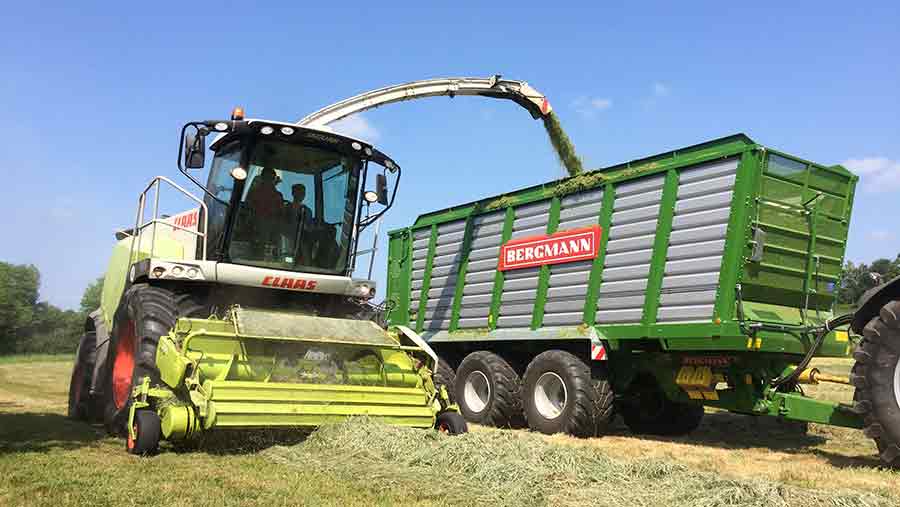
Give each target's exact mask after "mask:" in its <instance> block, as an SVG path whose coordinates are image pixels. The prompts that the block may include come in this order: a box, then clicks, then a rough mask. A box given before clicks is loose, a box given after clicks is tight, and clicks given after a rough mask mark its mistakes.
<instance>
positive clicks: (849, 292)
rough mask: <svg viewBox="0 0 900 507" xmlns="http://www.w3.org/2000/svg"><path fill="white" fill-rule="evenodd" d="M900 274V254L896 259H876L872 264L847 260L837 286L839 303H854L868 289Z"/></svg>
mask: <svg viewBox="0 0 900 507" xmlns="http://www.w3.org/2000/svg"><path fill="white" fill-rule="evenodd" d="M897 276H900V254H898V255H897V257H896V258H894V260H890V259H876V260H874V261H872V263H871V264H866V263H865V262H862V263H859V264H854V263H852V262H850V261H847V262H846V263H845V264H844V270H843V271H842V273H841V279H840V282H839V283H838V285H837V287H836V291H837V300H838V303H841V304H847V305H854V304H856V302H857V301H859V298H860V296H862V295H863V293H865V292H866V291H867V290H869V289H871V288H873V287H876V286H878V285H880V284H882V283H884V282H888V281H890V280H891V279H893V278H895V277H897Z"/></svg>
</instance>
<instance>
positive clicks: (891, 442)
mask: <svg viewBox="0 0 900 507" xmlns="http://www.w3.org/2000/svg"><path fill="white" fill-rule="evenodd" d="M853 358H854V359H856V363H855V364H854V365H853V370H852V372H851V374H850V381H851V382H852V383H853V385H854V386H855V387H856V393H855V395H854V400H855V407H856V410H857V411H858V412H859V413H860V414H862V416H863V419H864V422H865V429H864V431H865V434H866V436H868V437H869V438H871V439H873V440H875V444H876V445H877V446H878V453H879V455H880V457H881V462H882V463H884V465H885V466H889V467H893V468H900V301H891V302H890V303H888V304H886V305H884V306H883V307H882V308H881V311H880V312H879V315H878V316H876V317H875V318H873V319H872V320H871V321H869V323H868V324H867V325H866V327H865V328H864V329H863V340H862V342H861V343H860V344H859V347H857V349H856V352H855V353H854V354H853Z"/></svg>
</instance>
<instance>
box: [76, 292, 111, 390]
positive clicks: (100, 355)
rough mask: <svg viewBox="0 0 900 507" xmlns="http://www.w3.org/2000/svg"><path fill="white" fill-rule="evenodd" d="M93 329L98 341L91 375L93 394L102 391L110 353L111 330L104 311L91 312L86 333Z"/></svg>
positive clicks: (86, 325)
mask: <svg viewBox="0 0 900 507" xmlns="http://www.w3.org/2000/svg"><path fill="white" fill-rule="evenodd" d="M92 329H93V331H94V333H95V336H96V337H97V339H96V342H95V343H96V355H95V356H94V357H95V358H96V359H95V361H94V371H93V372H92V374H91V390H90V392H91V394H93V393H95V392H99V391H101V390H102V389H100V381H101V380H100V379H102V378H103V366H104V365H105V364H106V357H107V354H108V351H109V329H108V328H107V327H106V321H104V320H103V310H101V309H99V308H98V309H96V310H94V311H93V312H91V313H90V314H89V315H88V318H87V321H86V322H85V331H90V330H92ZM76 357H77V356H76Z"/></svg>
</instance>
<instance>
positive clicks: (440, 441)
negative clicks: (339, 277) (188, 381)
mask: <svg viewBox="0 0 900 507" xmlns="http://www.w3.org/2000/svg"><path fill="white" fill-rule="evenodd" d="M826 361H828V365H827V367H828V368H831V369H832V370H834V371H835V372H838V371H840V370H841V368H843V369H846V368H847V367H848V365H849V362H848V361H846V360H843V363H840V362H835V361H836V360H826ZM818 366H820V367H824V366H825V365H818ZM70 368H71V363H70V362H68V361H60V360H48V361H46V362H38V361H34V360H30V361H7V362H4V363H0V505H3V506H7V505H9V506H17V505H29V506H30V505H38V506H42V505H46V506H53V507H59V506H65V505H92V506H105V505H110V506H112V505H116V506H118V505H148V506H149V505H161V506H169V505H171V506H174V505H192V506H205V505H210V506H211V505H216V506H222V505H251V506H252V505H260V506H263V505H265V506H267V507H268V506H279V505H400V504H403V505H426V506H428V505H435V506H437V505H490V506H492V507H495V506H504V505H526V506H531V505H601V506H603V505H609V506H613V505H615V506H617V507H624V506H630V505H638V506H644V505H646V506H651V505H652V506H665V505H678V506H679V507H691V506H701V505H702V506H706V505H712V506H716V505H721V506H724V505H729V506H732V505H733V506H737V505H741V506H757V505H758V506H763V505H766V506H768V505H773V506H788V505H790V506H795V505H802V506H804V507H806V506H809V507H815V506H826V505H828V506H882V505H885V506H886V505H896V502H895V500H894V499H896V498H898V497H900V473H896V472H890V471H884V470H879V469H878V468H877V459H876V458H875V457H874V449H873V448H872V447H873V446H872V445H871V443H870V442H869V441H868V440H867V439H865V437H863V436H862V434H861V433H860V432H858V431H854V430H843V429H841V428H828V427H814V428H813V430H812V431H811V432H810V434H809V435H806V436H802V435H796V434H793V433H788V432H785V431H783V430H781V429H780V428H778V427H777V421H775V420H773V419H770V418H759V419H757V418H747V417H742V416H735V415H733V414H727V413H712V414H708V417H707V420H706V421H704V423H703V426H702V427H701V429H700V430H699V431H698V432H696V433H695V434H693V435H691V436H689V437H680V438H647V437H644V438H639V437H635V436H633V435H631V434H629V433H628V432H627V431H625V430H624V429H623V428H622V427H621V425H619V426H617V427H616V428H614V429H613V431H612V433H611V434H610V435H609V436H607V437H604V438H602V439H589V440H581V439H575V438H571V437H566V436H562V435H557V436H552V437H547V436H543V435H538V434H533V433H529V432H525V431H510V430H497V429H490V428H480V427H475V428H473V432H472V433H470V434H468V435H466V436H463V437H446V436H444V435H441V434H437V433H435V432H433V431H423V430H413V429H403V428H396V427H389V426H383V425H381V424H379V423H377V422H374V421H366V420H354V421H350V422H347V423H344V424H339V425H334V426H329V427H325V428H322V429H320V430H319V431H317V432H315V433H313V434H312V435H311V436H308V437H306V435H304V434H297V433H287V434H278V437H279V438H280V439H281V440H275V439H274V437H273V435H271V434H255V435H254V436H253V437H252V438H251V437H248V436H247V434H238V435H237V437H235V435H233V434H232V435H229V434H222V435H220V436H219V437H218V438H213V439H210V441H208V442H206V445H205V446H204V447H202V448H201V450H193V451H186V450H176V449H174V448H171V447H166V448H164V449H163V452H162V453H161V454H160V455H158V456H154V457H152V458H137V457H134V456H129V455H128V454H126V453H125V451H124V445H123V442H122V441H121V439H118V438H111V437H109V436H107V435H106V433H105V432H104V431H103V429H102V428H100V427H98V426H91V425H88V424H84V423H80V422H76V421H71V420H69V419H67V418H65V417H64V414H65V403H66V391H67V380H68V375H69V372H70ZM812 387H820V386H812ZM831 394H835V393H831Z"/></svg>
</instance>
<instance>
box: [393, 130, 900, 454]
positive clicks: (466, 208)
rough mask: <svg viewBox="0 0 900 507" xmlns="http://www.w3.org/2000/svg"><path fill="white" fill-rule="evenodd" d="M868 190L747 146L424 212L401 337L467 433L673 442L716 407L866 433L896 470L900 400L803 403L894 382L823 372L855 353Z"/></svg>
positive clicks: (397, 237)
mask: <svg viewBox="0 0 900 507" xmlns="http://www.w3.org/2000/svg"><path fill="white" fill-rule="evenodd" d="M857 180H858V178H857V176H855V175H853V174H852V173H850V172H849V171H847V170H846V169H845V168H843V167H841V166H825V165H821V164H816V163H814V162H810V161H807V160H803V159H801V158H799V157H795V156H792V155H789V154H787V153H784V152H781V151H778V150H774V149H771V148H767V147H765V146H763V145H760V144H758V143H756V142H755V141H753V140H752V139H750V138H749V137H747V136H746V135H744V134H737V135H733V136H729V137H724V138H721V139H716V140H712V141H709V142H705V143H702V144H698V145H694V146H689V147H686V148H682V149H678V150H674V151H669V152H666V153H662V154H659V155H655V156H652V157H648V158H643V159H639V160H634V161H630V162H627V163H624V164H619V165H616V166H612V167H608V168H604V169H600V170H597V171H593V172H589V173H584V174H581V175H578V176H574V177H570V178H566V179H561V180H558V181H552V182H549V183H546V184H542V185H538V186H534V187H530V188H525V189H522V190H518V191H514V192H510V193H507V194H504V195H500V196H492V197H488V198H484V199H480V200H478V201H475V202H470V203H468V204H462V205H459V206H454V207H451V208H447V209H443V210H439V211H435V212H431V213H426V214H424V215H421V216H419V217H418V219H417V220H416V221H415V223H414V224H413V225H411V226H410V227H406V228H402V229H398V230H394V231H391V232H390V234H389V236H390V242H389V260H388V288H387V296H386V305H387V308H388V321H389V323H390V324H391V325H403V326H409V327H410V328H412V329H414V330H415V331H416V332H417V333H419V334H420V335H421V336H422V337H423V338H424V339H425V340H426V341H427V342H428V344H429V345H430V346H431V347H432V348H433V349H434V350H435V351H436V352H437V354H438V355H439V358H440V360H439V363H438V366H437V372H436V377H435V378H436V380H435V381H436V383H439V384H441V385H444V386H446V387H448V388H449V391H450V392H451V393H452V395H453V398H454V399H455V401H456V402H457V403H458V404H459V407H460V410H461V412H462V414H463V415H464V416H465V417H466V419H468V420H469V421H471V422H476V423H481V424H489V425H494V426H507V427H523V426H527V427H529V428H531V429H532V430H535V431H541V432H544V433H556V432H565V433H570V434H573V435H578V436H592V435H601V434H602V433H603V432H604V430H605V428H606V427H607V425H608V423H609V422H610V420H611V419H612V418H613V416H614V414H621V415H622V416H623V418H624V421H625V423H626V425H627V426H628V427H629V428H630V429H631V430H633V431H634V432H636V433H646V434H664V435H677V434H685V433H688V432H690V431H692V430H693V429H695V428H696V427H697V426H698V425H699V423H700V421H701V418H702V416H703V413H704V407H717V408H720V409H725V410H729V411H732V412H737V413H742V414H748V415H757V416H761V415H769V416H776V417H779V418H782V419H784V420H788V421H803V422H815V423H821V424H832V425H838V426H845V427H853V428H863V427H865V428H867V434H869V436H876V435H875V434H876V433H877V434H878V435H879V437H878V438H880V440H878V438H876V440H878V443H879V449H880V451H881V453H882V459H883V460H884V461H885V463H888V464H894V465H896V464H898V462H900V458H898V455H900V453H898V452H894V450H895V449H896V450H897V451H900V447H897V442H898V441H900V436H891V435H900V421H896V420H894V419H896V418H897V417H898V416H897V413H898V412H900V405H898V404H897V400H896V399H895V400H894V402H895V406H893V408H892V410H893V412H892V413H891V414H892V415H885V414H887V412H889V411H890V410H882V414H881V415H879V414H875V413H874V412H873V411H872V410H871V407H870V405H871V404H867V403H866V402H865V401H862V402H860V401H857V402H856V403H853V404H842V403H834V402H830V401H825V400H817V399H813V398H810V397H807V396H805V395H804V394H803V393H802V389H801V385H802V384H809V383H817V382H823V381H836V382H843V383H848V384H849V383H853V384H854V385H856V387H857V397H856V399H857V400H865V399H867V396H868V395H869V394H871V392H872V391H873V389H875V390H877V389H876V388H874V387H873V385H874V384H878V383H879V382H881V383H883V382H888V386H890V378H892V376H893V368H894V364H893V363H890V364H888V365H886V366H884V367H883V368H882V369H884V370H885V371H883V372H881V371H879V372H876V373H871V374H870V375H869V376H868V377H860V376H856V375H855V376H853V377H854V378H852V379H851V378H841V377H834V376H827V375H823V374H821V373H820V372H818V371H817V370H816V369H814V368H810V367H809V363H810V360H811V359H812V358H813V357H814V356H815V357H848V356H850V355H851V354H852V353H853V351H854V341H853V340H854V338H853V337H851V333H850V332H849V331H848V329H847V328H846V327H845V326H844V325H846V324H848V323H849V322H850V319H849V318H848V317H842V318H835V317H834V314H833V313H832V310H833V306H834V302H835V289H836V285H837V283H838V282H839V278H840V274H841V269H842V265H843V260H844V252H845V246H846V240H847V232H848V227H849V222H850V215H851V211H852V207H853V196H854V189H855V186H856V183H857ZM876 314H877V310H876ZM876 317H877V315H876ZM892 346H893V345H892ZM896 348H897V349H898V350H900V346H897V347H896ZM891 357H893V356H891ZM857 359H859V358H857ZM894 359H896V358H895V357H894ZM870 363H871V361H870ZM872 369H873V368H872V367H869V370H872ZM888 369H889V370H890V371H888ZM896 369H897V371H900V364H898V365H897V366H896ZM855 371H856V370H855ZM882 377H883V378H886V379H888V380H885V381H881V380H879V379H880V378H882ZM896 390H897V391H898V392H900V389H896ZM896 398H898V399H900V394H897V395H896ZM888 408H889V409H891V407H888ZM892 418H894V419H892ZM876 426H877V427H876ZM873 428H874V429H873ZM879 429H885V431H879ZM885 433H887V434H888V436H887V437H885V436H884V434H885Z"/></svg>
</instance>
